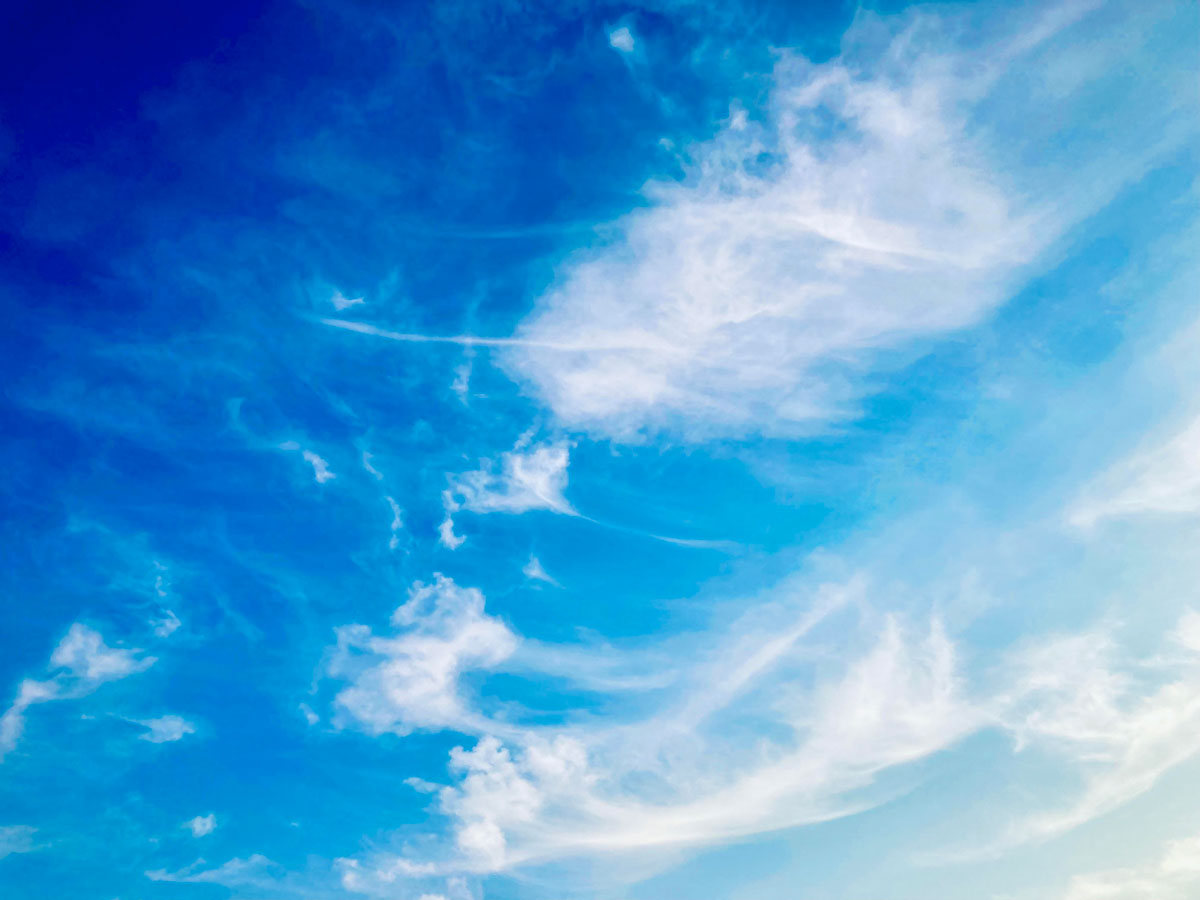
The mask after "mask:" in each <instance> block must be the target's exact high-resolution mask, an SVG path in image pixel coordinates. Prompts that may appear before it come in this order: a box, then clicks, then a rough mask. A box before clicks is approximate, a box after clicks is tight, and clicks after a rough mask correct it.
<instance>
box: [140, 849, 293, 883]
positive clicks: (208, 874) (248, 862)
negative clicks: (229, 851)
mask: <svg viewBox="0 0 1200 900" xmlns="http://www.w3.org/2000/svg"><path fill="white" fill-rule="evenodd" d="M273 865H274V863H272V862H271V860H269V859H267V858H266V857H265V856H263V855H262V854H260V853H255V854H253V855H251V856H249V857H247V858H246V859H240V858H238V859H231V860H229V862H227V863H225V864H224V865H221V866H218V867H216V868H215V869H205V868H203V866H204V860H197V861H196V862H194V863H193V864H192V865H190V866H188V867H186V868H184V869H180V870H178V871H176V872H168V871H167V870H166V869H155V870H152V871H149V872H146V877H147V878H149V879H150V880H151V881H171V882H179V883H187V884H220V885H224V886H226V887H244V886H270V885H272V884H273V883H274V879H273V878H271V877H270V876H269V875H268V874H267V873H268V870H269V869H270V867H272V866H273Z"/></svg>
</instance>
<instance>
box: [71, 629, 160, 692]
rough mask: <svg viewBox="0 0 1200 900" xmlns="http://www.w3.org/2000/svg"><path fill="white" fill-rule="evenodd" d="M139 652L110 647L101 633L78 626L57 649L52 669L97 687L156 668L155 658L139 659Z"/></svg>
mask: <svg viewBox="0 0 1200 900" xmlns="http://www.w3.org/2000/svg"><path fill="white" fill-rule="evenodd" d="M139 653H140V651H138V650H125V649H120V648H113V647H109V646H108V645H107V644H105V643H104V638H103V637H101V636H100V633H99V632H98V631H94V630H93V629H91V628H88V627H87V626H86V625H82V624H80V623H78V622H76V623H75V624H74V625H72V626H71V629H70V631H68V632H67V636H66V637H65V638H63V639H62V641H61V643H59V645H58V646H57V647H55V648H54V652H53V653H52V654H51V655H50V665H51V666H55V667H59V668H64V669H68V670H70V672H71V674H72V675H74V676H76V677H77V678H81V679H84V680H86V681H89V682H93V683H95V684H102V683H103V682H106V681H115V680H117V679H119V678H124V677H126V676H127V675H132V674H134V673H135V672H141V671H143V670H144V669H147V668H149V667H150V666H151V665H153V664H154V662H155V659H154V657H144V658H141V659H139V658H138V654H139Z"/></svg>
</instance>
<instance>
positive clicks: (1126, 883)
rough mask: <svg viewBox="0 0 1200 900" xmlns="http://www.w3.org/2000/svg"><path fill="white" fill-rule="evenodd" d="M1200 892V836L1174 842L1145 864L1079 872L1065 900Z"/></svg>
mask: <svg viewBox="0 0 1200 900" xmlns="http://www.w3.org/2000/svg"><path fill="white" fill-rule="evenodd" d="M1198 891H1200V835H1195V836H1192V837H1187V838H1181V839H1179V840H1175V841H1171V842H1169V843H1168V844H1167V846H1166V847H1165V848H1164V850H1163V854H1162V856H1161V857H1160V858H1159V859H1158V860H1156V861H1155V862H1152V863H1148V864H1146V865H1141V866H1134V867H1129V868H1122V869H1106V870H1103V871H1099V872H1090V873H1088V874H1085V875H1076V876H1075V877H1074V878H1072V879H1071V883H1070V885H1069V886H1068V888H1067V892H1066V894H1064V895H1063V900H1189V898H1191V897H1195V896H1196V894H1197V892H1198Z"/></svg>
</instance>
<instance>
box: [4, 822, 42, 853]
mask: <svg viewBox="0 0 1200 900" xmlns="http://www.w3.org/2000/svg"><path fill="white" fill-rule="evenodd" d="M36 832H37V829H36V828H33V827H31V826H29V825H0V859H4V857H6V856H9V855H10V854H13V853H29V852H31V851H33V850H36V849H37V848H36V847H35V846H34V843H33V836H34V834H35V833H36Z"/></svg>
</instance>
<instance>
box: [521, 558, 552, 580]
mask: <svg viewBox="0 0 1200 900" xmlns="http://www.w3.org/2000/svg"><path fill="white" fill-rule="evenodd" d="M521 574H522V575H524V576H525V577H526V578H529V579H531V580H533V581H544V582H546V583H547V584H553V585H558V586H559V587H561V585H559V584H558V582H557V581H555V580H554V579H553V578H552V577H551V576H550V575H549V574H548V573H547V572H546V570H545V568H543V566H542V562H541V560H539V559H538V558H537V557H536V556H533V555H532V554H530V557H529V562H527V563H525V565H524V566H523V567H522V569H521Z"/></svg>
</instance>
